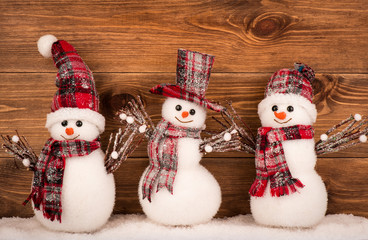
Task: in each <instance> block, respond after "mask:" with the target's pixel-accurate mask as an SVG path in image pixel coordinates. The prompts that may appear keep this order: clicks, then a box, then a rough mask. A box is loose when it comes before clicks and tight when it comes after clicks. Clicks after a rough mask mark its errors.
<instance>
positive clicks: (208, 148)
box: [204, 145, 213, 152]
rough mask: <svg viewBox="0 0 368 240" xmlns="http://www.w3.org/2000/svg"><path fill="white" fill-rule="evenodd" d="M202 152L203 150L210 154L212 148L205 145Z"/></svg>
mask: <svg viewBox="0 0 368 240" xmlns="http://www.w3.org/2000/svg"><path fill="white" fill-rule="evenodd" d="M204 150H205V151H206V152H212V150H213V148H212V147H211V146H210V145H206V146H205V147H204Z"/></svg>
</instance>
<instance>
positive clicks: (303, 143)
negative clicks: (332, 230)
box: [250, 139, 327, 227]
mask: <svg viewBox="0 0 368 240" xmlns="http://www.w3.org/2000/svg"><path fill="white" fill-rule="evenodd" d="M283 148H284V152H285V158H286V162H287V164H288V166H289V170H290V172H291V174H292V176H293V177H294V178H297V179H299V180H300V181H301V182H302V183H303V184H304V187H303V188H298V190H297V192H295V193H293V194H290V195H284V196H280V197H273V196H272V195H271V192H270V183H268V185H267V187H266V190H265V193H264V195H263V197H251V201H250V206H251V211H252V215H253V217H254V219H255V221H256V222H257V223H259V224H262V225H270V226H283V227H310V226H313V225H315V224H317V223H319V222H320V220H322V219H323V217H324V216H325V213H326V210H327V191H326V187H325V185H324V183H323V181H322V179H321V177H320V176H319V175H318V174H317V172H316V171H315V170H314V166H315V163H316V155H315V152H314V140H313V139H311V140H305V139H302V140H289V141H285V142H283Z"/></svg>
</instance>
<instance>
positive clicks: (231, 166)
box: [0, 158, 368, 217]
mask: <svg viewBox="0 0 368 240" xmlns="http://www.w3.org/2000/svg"><path fill="white" fill-rule="evenodd" d="M202 164H203V165H204V166H205V167H206V168H207V169H208V170H209V171H210V172H212V174H213V175H214V176H215V177H216V179H217V181H218V182H219V184H220V186H221V189H222V197H223V201H222V205H221V207H220V210H219V212H218V214H217V217H225V216H234V215H237V214H247V213H250V208H249V195H248V190H249V187H250V185H251V184H252V181H253V179H254V177H255V169H254V159H253V158H206V159H204V160H203V161H202ZM147 165H148V159H146V158H131V159H129V160H128V161H127V162H125V163H124V164H123V165H122V167H121V168H120V169H119V170H118V171H117V172H116V173H115V174H114V176H115V182H116V202H115V208H114V213H115V214H130V213H142V210H141V208H140V205H139V201H138V195H137V189H138V181H139V178H140V176H141V174H142V173H143V171H144V169H145V167H146V166H147ZM316 170H317V172H318V173H319V174H320V175H321V176H322V178H323V180H324V182H325V184H326V187H327V190H328V194H329V195H328V196H329V197H328V201H329V203H328V212H327V213H329V214H337V213H347V214H350V213H351V214H354V215H359V216H364V217H368V201H367V200H368V182H367V181H365V180H362V179H365V178H366V174H367V172H368V158H351V159H341V158H337V159H334V158H320V159H318V162H317V167H316ZM0 175H1V178H0V192H1V193H2V194H0V202H1V204H0V216H2V217H11V216H21V217H29V216H32V215H33V212H32V209H31V207H30V206H29V205H27V206H26V207H23V206H22V204H21V203H22V202H23V201H24V199H25V198H26V197H27V194H28V193H29V191H30V184H31V180H32V173H31V172H28V171H26V170H24V169H20V170H18V169H16V168H15V167H14V164H13V160H11V159H7V158H0Z"/></svg>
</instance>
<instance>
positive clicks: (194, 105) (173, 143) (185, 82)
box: [138, 49, 224, 225]
mask: <svg viewBox="0 0 368 240" xmlns="http://www.w3.org/2000/svg"><path fill="white" fill-rule="evenodd" d="M213 61H214V56H211V55H208V54H203V53H199V52H194V51H189V50H183V49H179V50H178V58H177V71H176V84H160V85H157V86H156V87H154V88H152V89H151V90H150V91H151V93H153V94H159V95H163V96H166V97H167V98H166V100H165V102H164V103H163V106H162V120H161V121H160V123H159V124H158V125H157V126H156V128H155V129H154V131H153V134H152V135H151V137H150V139H149V143H148V155H149V159H150V165H149V166H148V167H147V168H146V170H145V172H144V173H143V175H142V177H141V179H140V183H139V188H138V195H139V201H140V204H141V206H142V209H143V211H144V213H145V214H146V215H147V217H148V218H149V219H151V220H153V221H155V222H157V223H161V224H165V225H194V224H200V223H205V222H207V221H209V220H211V219H212V217H213V216H214V215H215V214H216V213H217V211H218V209H219V207H220V204H221V190H220V186H219V184H218V182H217V181H216V179H215V178H214V177H213V175H212V174H211V173H210V172H209V171H208V170H207V169H205V168H204V167H203V166H202V165H201V164H200V161H201V158H202V155H201V152H200V149H199V146H200V143H201V137H200V133H201V130H203V129H204V128H205V120H206V109H211V110H214V111H217V112H220V111H222V110H224V108H223V107H222V106H220V105H217V104H215V103H213V102H210V101H209V100H208V99H206V98H205V92H206V89H207V87H208V83H209V77H210V73H211V68H212V64H213Z"/></svg>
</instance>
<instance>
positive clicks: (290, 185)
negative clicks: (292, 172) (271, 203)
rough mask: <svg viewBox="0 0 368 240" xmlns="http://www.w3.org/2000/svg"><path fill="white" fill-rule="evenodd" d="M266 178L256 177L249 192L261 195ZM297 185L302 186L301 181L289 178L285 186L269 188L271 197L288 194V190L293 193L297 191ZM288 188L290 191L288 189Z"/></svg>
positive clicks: (264, 188)
mask: <svg viewBox="0 0 368 240" xmlns="http://www.w3.org/2000/svg"><path fill="white" fill-rule="evenodd" d="M267 182H268V180H259V179H256V180H255V181H254V183H253V184H252V186H251V187H250V190H249V193H250V195H251V196H253V197H263V195H264V192H265V190H266V186H267ZM297 187H299V188H303V187H304V185H303V183H302V182H301V181H300V180H299V179H296V178H293V179H290V180H289V181H288V182H287V183H285V186H279V187H275V188H271V189H270V190H271V196H272V197H280V196H284V195H289V194H290V191H291V193H294V192H296V191H297V189H296V188H297ZM289 189H290V191H289Z"/></svg>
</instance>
